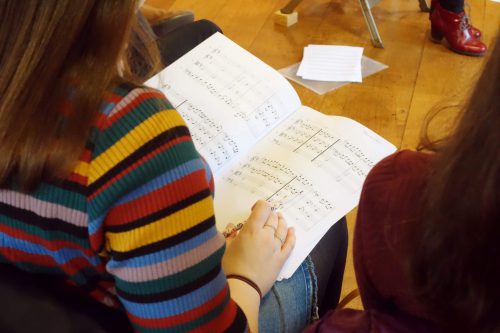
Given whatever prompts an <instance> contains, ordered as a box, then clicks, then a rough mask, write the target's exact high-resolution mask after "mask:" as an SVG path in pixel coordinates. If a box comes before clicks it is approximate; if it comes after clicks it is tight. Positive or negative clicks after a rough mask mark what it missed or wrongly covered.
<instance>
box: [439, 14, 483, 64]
mask: <svg viewBox="0 0 500 333" xmlns="http://www.w3.org/2000/svg"><path fill="white" fill-rule="evenodd" d="M430 20H431V36H432V40H433V41H434V42H440V41H441V40H442V39H443V37H444V39H445V40H446V42H447V44H448V46H449V48H450V49H451V50H452V51H455V52H457V53H461V54H466V55H471V56H481V55H483V54H484V53H485V52H486V45H484V43H482V42H481V41H480V40H478V39H476V38H474V37H473V36H472V35H471V33H470V31H469V29H468V21H467V15H465V12H461V13H458V14H457V13H453V12H450V11H448V10H446V9H443V8H442V7H441V6H439V4H436V6H435V8H434V10H433V11H432V13H431V16H430Z"/></svg>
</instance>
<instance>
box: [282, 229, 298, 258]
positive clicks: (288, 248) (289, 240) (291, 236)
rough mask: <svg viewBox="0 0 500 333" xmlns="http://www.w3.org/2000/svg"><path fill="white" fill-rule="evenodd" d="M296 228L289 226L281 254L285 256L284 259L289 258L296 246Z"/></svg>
mask: <svg viewBox="0 0 500 333" xmlns="http://www.w3.org/2000/svg"><path fill="white" fill-rule="evenodd" d="M295 242H296V238H295V228H288V231H287V234H286V239H285V243H283V246H282V247H281V255H282V256H283V260H286V259H288V257H289V256H290V254H291V253H292V250H293V248H294V247H295Z"/></svg>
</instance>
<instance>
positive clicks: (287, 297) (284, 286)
mask: <svg viewBox="0 0 500 333" xmlns="http://www.w3.org/2000/svg"><path fill="white" fill-rule="evenodd" d="M316 292H317V285H316V275H315V272H314V265H313V263H312V260H311V258H310V257H307V259H306V260H305V261H304V262H303V263H302V264H301V265H300V267H299V268H298V269H297V271H296V272H295V273H294V274H293V275H292V277H291V278H289V279H286V280H282V281H279V282H276V283H275V284H274V286H273V287H272V289H271V290H270V291H269V292H268V293H267V295H266V296H265V297H264V298H263V300H262V303H261V306H260V312H259V331H260V332H262V333H268V332H269V333H281V332H284V333H294V332H301V331H302V330H303V329H304V327H306V326H307V325H308V324H310V323H311V319H312V315H313V314H314V313H315V312H317V307H316V299H317V295H316Z"/></svg>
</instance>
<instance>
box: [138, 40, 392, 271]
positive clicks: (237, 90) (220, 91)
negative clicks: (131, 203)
mask: <svg viewBox="0 0 500 333" xmlns="http://www.w3.org/2000/svg"><path fill="white" fill-rule="evenodd" d="M146 84H147V85H148V86H151V87H154V88H158V89H160V90H161V91H163V92H164V93H165V95H166V96H167V98H168V99H169V101H170V102H171V103H172V105H173V106H174V107H175V108H176V109H177V110H178V111H179V113H180V114H181V115H182V116H183V117H184V119H185V121H186V122H187V124H188V127H189V129H190V131H191V134H192V137H193V140H194V143H195V145H196V148H197V149H198V151H199V152H200V154H202V155H203V156H204V157H205V159H206V160H207V162H208V163H209V165H210V167H211V168H212V171H213V173H214V178H215V216H216V220H217V227H218V229H219V230H223V229H224V228H225V226H226V225H227V224H228V223H234V224H237V223H239V222H242V221H244V220H245V219H246V218H247V217H248V215H249V213H250V208H251V206H252V205H253V204H254V203H255V201H256V200H258V199H265V200H267V201H268V202H270V203H272V204H273V205H275V206H276V207H277V208H278V209H279V210H280V211H281V212H282V213H283V215H284V216H285V219H286V221H287V223H288V225H289V226H293V227H295V229H296V236H297V244H296V246H295V249H294V250H293V252H292V255H291V256H290V258H289V259H288V261H287V262H286V264H285V266H284V268H283V270H282V271H281V273H280V276H279V278H280V279H282V278H288V277H290V276H291V275H292V274H293V273H294V272H295V270H296V269H297V268H298V267H299V266H300V264H301V262H302V261H303V260H304V259H305V258H306V256H307V255H308V254H309V252H310V251H311V250H312V249H313V248H314V246H315V245H316V244H317V242H318V241H319V240H320V239H321V237H323V235H324V234H325V233H326V232H327V231H328V229H329V228H330V227H331V226H332V225H333V224H334V223H335V222H337V221H338V220H339V219H340V218H341V217H342V216H344V215H345V214H347V213H348V212H349V211H350V210H352V209H353V208H354V207H355V206H356V205H357V204H358V201H359V196H360V192H361V187H362V184H363V181H364V179H365V177H366V175H367V173H368V171H369V170H370V169H371V168H372V167H373V166H374V164H375V163H377V162H378V161H379V160H381V159H382V158H384V157H385V156H387V155H389V154H390V153H392V152H394V151H395V150H396V148H395V147H394V146H393V145H392V144H390V143H389V142H387V141H386V140H384V139H383V138H381V137H380V136H378V135H377V134H375V133H374V132H372V131H371V130H369V129H368V128H366V127H364V126H362V125H361V124H359V123H357V122H355V121H353V120H351V119H348V118H344V117H336V116H326V115H324V114H322V113H320V112H318V111H315V110H313V109H311V108H309V107H307V106H302V105H301V102H300V99H299V97H298V95H297V93H296V92H295V91H294V89H293V87H292V86H291V85H290V83H288V81H287V80H286V79H285V78H283V77H282V76H281V75H280V74H279V73H278V72H277V71H275V70H274V69H273V68H271V67H269V66H268V65H266V64H265V63H263V62H262V61H260V60H259V59H257V58H256V57H255V56H253V55H252V54H250V53H249V52H247V51H246V50H244V49H243V48H241V47H239V46H238V45H237V44H235V43H234V42H232V41H231V40H229V39H228V38H227V37H225V36H224V35H222V34H219V33H217V34H215V35H213V36H212V37H210V38H209V39H207V40H206V41H204V42H203V43H201V44H200V45H199V46H197V47H196V48H194V49H193V50H191V51H190V52H189V53H187V54H186V55H184V56H183V57H182V58H180V59H179V60H177V61H176V62H174V63H173V64H172V65H170V66H168V67H167V68H166V69H164V70H163V71H162V72H161V73H160V74H158V75H156V76H154V77H153V78H152V79H151V80H149V81H148V82H147V83H146ZM360 112H361V111H360Z"/></svg>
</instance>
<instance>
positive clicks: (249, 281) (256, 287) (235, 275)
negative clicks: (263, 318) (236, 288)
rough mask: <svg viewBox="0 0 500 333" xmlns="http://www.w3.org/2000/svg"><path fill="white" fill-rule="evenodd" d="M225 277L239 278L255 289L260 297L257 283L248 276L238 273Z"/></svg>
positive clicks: (260, 293) (260, 292)
mask: <svg viewBox="0 0 500 333" xmlns="http://www.w3.org/2000/svg"><path fill="white" fill-rule="evenodd" d="M226 278H227V279H236V280H240V281H243V282H245V283H246V284H248V285H249V286H250V287H252V288H253V289H255V291H256V292H257V293H258V294H259V297H260V299H262V291H260V288H259V286H258V285H257V283H255V282H253V281H252V280H250V279H249V278H247V277H244V276H241V275H238V274H229V275H228V276H227V277H226Z"/></svg>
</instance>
